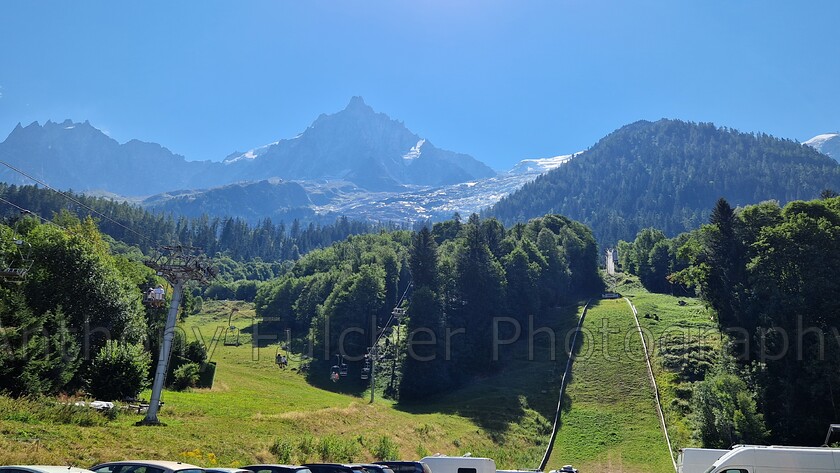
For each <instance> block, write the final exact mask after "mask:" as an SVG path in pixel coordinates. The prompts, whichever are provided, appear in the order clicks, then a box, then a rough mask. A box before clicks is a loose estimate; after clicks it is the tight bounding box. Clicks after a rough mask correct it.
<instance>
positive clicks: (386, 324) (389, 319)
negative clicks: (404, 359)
mask: <svg viewBox="0 0 840 473" xmlns="http://www.w3.org/2000/svg"><path fill="white" fill-rule="evenodd" d="M411 284H412V282H411V280H409V281H408V286H406V287H405V291H404V292H403V295H402V296H400V299H399V300H398V301H397V305H396V306H395V307H394V310H392V311H391V317H389V318H388V322H386V323H385V327H383V330H382V333H380V334H379V336H378V337H376V340H375V341H374V342H373V345H372V346H376V345H378V344H379V340H381V339H382V337H384V336H385V328H387V327H389V326H390V325H391V322H393V321H394V312H395V311H396V309H398V308H399V307H400V304H402V301H403V300H404V299H405V296H406V295H408V291H409V290H410V289H411Z"/></svg>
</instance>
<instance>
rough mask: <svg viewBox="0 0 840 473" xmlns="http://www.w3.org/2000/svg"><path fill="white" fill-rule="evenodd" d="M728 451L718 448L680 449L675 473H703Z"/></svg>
mask: <svg viewBox="0 0 840 473" xmlns="http://www.w3.org/2000/svg"><path fill="white" fill-rule="evenodd" d="M730 451H731V450H724V449H720V448H682V449H680V457H679V459H678V460H677V473H705V471H706V470H708V469H709V467H710V466H712V463H714V462H715V461H716V460H717V459H718V458H720V457H722V456H723V455H725V454H727V453H729V452H730Z"/></svg>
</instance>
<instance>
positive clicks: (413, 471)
mask: <svg viewBox="0 0 840 473" xmlns="http://www.w3.org/2000/svg"><path fill="white" fill-rule="evenodd" d="M373 463H374V464H376V465H383V466H387V467H388V468H390V469H392V470H394V473H432V469H431V468H429V465H427V464H425V463H423V462H412V461H390V460H389V461H381V462H373Z"/></svg>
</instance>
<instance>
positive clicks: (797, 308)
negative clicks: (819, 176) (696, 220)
mask: <svg viewBox="0 0 840 473" xmlns="http://www.w3.org/2000/svg"><path fill="white" fill-rule="evenodd" d="M619 252H620V253H621V254H622V257H621V262H622V266H623V267H624V269H625V270H628V271H630V272H632V273H635V274H638V275H639V276H640V279H641V280H642V282H643V283H644V284H645V285H646V286H647V287H648V288H649V289H651V290H654V291H661V292H671V291H682V290H684V289H696V290H697V292H698V293H699V294H700V296H701V297H702V298H703V300H704V301H705V302H706V303H707V304H708V305H709V306H710V307H711V308H712V309H713V310H714V311H715V312H716V314H717V323H718V325H719V328H720V330H721V332H722V333H725V334H727V335H728V336H727V337H726V338H725V342H726V343H725V350H724V352H723V353H721V354H720V356H719V361H718V363H717V365H716V366H715V367H714V368H713V369H712V370H711V371H710V373H711V375H710V376H708V377H707V378H706V381H704V382H703V383H700V384H699V385H698V386H696V388H695V389H694V395H693V398H694V406H693V409H694V412H695V413H696V421H697V425H696V428H697V431H698V432H699V435H700V437H701V440H702V442H703V444H704V445H705V446H707V447H728V446H730V445H731V444H733V443H761V442H765V441H768V442H772V443H778V444H789V445H819V444H820V443H821V441H822V439H823V437H824V435H825V428H826V426H827V425H828V424H831V423H834V422H835V421H836V419H837V416H838V414H840V412H838V410H837V407H836V406H837V405H838V404H840V393H838V391H837V389H836V387H837V386H838V385H840V376H838V373H840V338H838V327H840V304H838V296H840V282H838V278H837V277H836V275H835V271H836V268H837V267H838V265H840V198H839V197H831V196H830V193H826V195H825V196H824V197H823V198H822V199H821V200H814V201H807V202H805V201H794V202H790V203H788V204H787V205H785V206H784V207H780V206H779V204H777V203H776V202H763V203H761V204H757V205H750V206H747V207H744V208H741V209H738V210H737V211H736V210H734V209H733V208H732V206H731V205H730V204H729V203H728V202H727V201H726V200H724V199H720V200H719V201H718V202H717V204H716V205H715V206H714V207H713V209H712V212H711V216H710V220H709V223H708V224H706V225H703V226H702V227H701V228H700V229H697V230H695V231H692V232H690V233H685V234H681V235H678V236H677V237H674V238H671V239H667V238H665V236H664V234H662V232H659V231H658V230H655V229H652V228H649V229H644V230H642V231H641V232H639V235H638V236H637V237H636V239H635V240H634V241H633V242H631V243H624V242H622V243H621V244H620V245H619Z"/></svg>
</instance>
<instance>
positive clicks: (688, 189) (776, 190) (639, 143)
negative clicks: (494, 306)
mask: <svg viewBox="0 0 840 473" xmlns="http://www.w3.org/2000/svg"><path fill="white" fill-rule="evenodd" d="M826 188H828V189H840V165H838V164H837V163H836V162H835V161H834V160H832V159H831V158H829V157H828V156H825V155H822V154H820V153H818V152H817V151H816V150H814V149H813V148H811V147H809V146H803V145H801V144H799V143H797V142H795V141H790V140H782V139H778V138H774V137H772V136H769V135H765V134H749V133H740V132H738V131H735V130H732V129H727V128H717V127H715V126H714V125H712V124H709V123H690V122H683V121H677V120H659V121H657V122H646V121H640V122H636V123H633V124H631V125H627V126H625V127H622V128H621V129H619V130H617V131H615V132H613V133H611V134H610V135H608V136H606V137H605V138H603V139H602V140H601V141H599V142H598V143H597V144H595V145H594V146H593V147H592V148H591V149H589V150H587V151H585V152H583V153H581V154H579V155H577V156H576V157H575V158H573V159H572V160H571V161H570V162H569V163H567V164H566V165H564V166H561V167H560V168H558V169H555V170H553V171H550V172H548V173H546V174H544V175H543V176H541V177H540V178H538V179H537V180H535V181H534V182H532V183H529V184H526V185H525V186H524V187H523V188H522V189H521V190H519V191H517V192H515V193H513V194H511V195H510V196H508V197H506V198H504V199H502V200H501V201H500V202H499V203H498V204H496V205H495V206H494V207H492V209H490V210H489V213H488V214H489V215H493V216H496V217H498V218H499V219H501V220H502V221H503V222H505V223H506V224H510V223H512V222H517V221H524V220H526V219H528V218H532V217H536V216H539V215H543V214H545V213H554V212H556V213H560V214H563V215H567V216H568V217H569V218H572V219H576V220H579V221H581V222H582V223H584V224H586V225H588V226H590V227H591V228H592V230H593V232H594V233H595V236H596V238H597V239H598V241H599V242H600V243H603V244H608V245H612V244H615V243H616V242H617V241H618V240H620V239H621V240H631V239H632V238H633V237H634V236H635V235H636V233H637V232H638V231H639V230H641V229H642V228H646V227H655V228H657V229H659V230H661V231H663V232H664V233H665V234H666V235H671V236H673V235H675V234H677V233H680V232H683V231H688V230H691V229H694V228H697V227H698V226H700V224H701V223H703V222H705V221H706V220H707V218H708V216H709V209H711V208H712V206H713V205H714V203H715V201H716V200H717V199H718V198H720V197H725V198H726V199H727V200H728V201H729V202H731V203H732V204H733V205H735V206H743V205H747V204H754V203H758V202H761V201H763V200H768V199H776V200H778V201H780V202H782V203H785V202H789V201H792V200H796V199H813V198H816V197H817V196H818V195H819V194H820V192H821V191H822V190H823V189H826Z"/></svg>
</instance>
